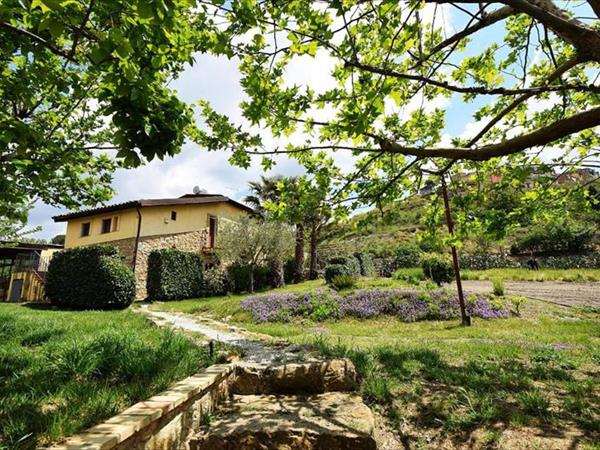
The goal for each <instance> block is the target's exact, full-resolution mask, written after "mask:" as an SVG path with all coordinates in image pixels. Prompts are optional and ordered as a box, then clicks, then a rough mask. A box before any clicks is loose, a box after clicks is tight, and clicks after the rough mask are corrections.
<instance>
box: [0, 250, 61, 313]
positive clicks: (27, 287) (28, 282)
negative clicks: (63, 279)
mask: <svg viewBox="0 0 600 450" xmlns="http://www.w3.org/2000/svg"><path fill="white" fill-rule="evenodd" d="M62 248H63V246H62V245H55V244H28V243H17V244H14V243H13V244H11V243H4V244H3V245H0V300H1V301H3V302H7V301H8V302H34V301H40V300H43V299H44V284H45V281H46V272H47V270H48V263H49V261H50V258H52V254H53V253H54V252H56V251H59V250H61V249H62Z"/></svg>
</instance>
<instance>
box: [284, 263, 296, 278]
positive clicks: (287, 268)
mask: <svg viewBox="0 0 600 450" xmlns="http://www.w3.org/2000/svg"><path fill="white" fill-rule="evenodd" d="M295 278H296V260H295V259H294V258H288V259H286V260H285V263H284V264H283V280H284V281H285V284H292V283H293V282H294V281H295Z"/></svg>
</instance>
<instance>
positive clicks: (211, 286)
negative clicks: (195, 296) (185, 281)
mask: <svg viewBox="0 0 600 450" xmlns="http://www.w3.org/2000/svg"><path fill="white" fill-rule="evenodd" d="M228 290H229V278H228V277H227V271H226V270H224V269H222V268H220V267H215V268H213V269H207V270H205V271H204V278H203V282H202V296H203V297H215V296H218V295H225V294H227V291H228Z"/></svg>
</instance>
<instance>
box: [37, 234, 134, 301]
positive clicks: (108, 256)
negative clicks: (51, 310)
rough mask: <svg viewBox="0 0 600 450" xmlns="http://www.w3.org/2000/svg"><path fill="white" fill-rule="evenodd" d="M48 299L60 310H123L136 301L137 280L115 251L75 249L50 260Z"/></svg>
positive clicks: (109, 248) (102, 248) (47, 281)
mask: <svg viewBox="0 0 600 450" xmlns="http://www.w3.org/2000/svg"><path fill="white" fill-rule="evenodd" d="M46 295H47V297H48V299H49V300H50V302H51V303H52V304H53V305H57V306H61V307H67V308H74V309H122V308H126V307H127V306H129V305H130V304H131V303H132V302H133V300H134V298H135V276H134V275H133V272H132V271H131V269H130V268H129V267H128V266H127V265H126V264H125V263H123V262H121V260H120V254H119V251H118V249H117V248H116V247H112V246H100V245H94V246H90V247H78V248H72V249H68V250H63V251H61V252H57V253H56V254H55V255H54V256H53V257H52V259H51V260H50V264H49V266H48V274H47V276H46Z"/></svg>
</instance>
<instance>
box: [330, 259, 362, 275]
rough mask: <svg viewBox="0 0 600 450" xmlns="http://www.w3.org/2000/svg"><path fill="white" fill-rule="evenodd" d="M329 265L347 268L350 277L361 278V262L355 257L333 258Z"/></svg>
mask: <svg viewBox="0 0 600 450" xmlns="http://www.w3.org/2000/svg"><path fill="white" fill-rule="evenodd" d="M328 264H330V265H331V264H339V265H342V266H345V267H346V269H347V273H349V274H350V275H355V276H360V262H359V261H358V260H357V259H356V258H355V257H354V256H338V257H335V258H331V259H330V260H329V262H328Z"/></svg>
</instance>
